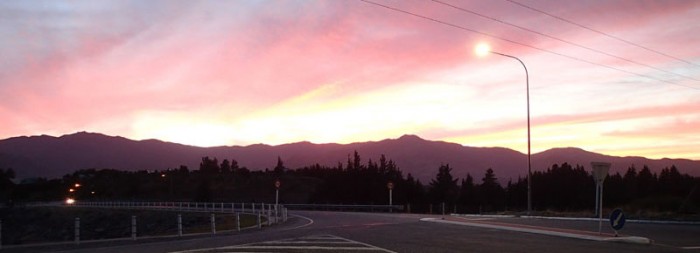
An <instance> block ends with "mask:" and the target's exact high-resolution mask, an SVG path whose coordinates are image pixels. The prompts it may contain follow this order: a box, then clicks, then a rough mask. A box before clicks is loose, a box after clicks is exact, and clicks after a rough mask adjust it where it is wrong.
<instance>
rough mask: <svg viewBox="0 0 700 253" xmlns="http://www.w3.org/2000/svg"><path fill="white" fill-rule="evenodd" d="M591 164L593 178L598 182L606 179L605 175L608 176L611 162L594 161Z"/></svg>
mask: <svg viewBox="0 0 700 253" xmlns="http://www.w3.org/2000/svg"><path fill="white" fill-rule="evenodd" d="M591 166H593V179H594V180H595V181H596V182H598V183H602V182H603V181H605V177H607V176H608V171H609V170H610V163H605V162H592V163H591Z"/></svg>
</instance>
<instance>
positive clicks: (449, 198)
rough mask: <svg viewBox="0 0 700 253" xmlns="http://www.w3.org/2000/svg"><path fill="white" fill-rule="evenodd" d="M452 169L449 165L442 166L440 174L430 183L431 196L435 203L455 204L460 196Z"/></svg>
mask: <svg viewBox="0 0 700 253" xmlns="http://www.w3.org/2000/svg"><path fill="white" fill-rule="evenodd" d="M451 172H452V168H450V165H449V164H445V165H440V168H439V169H438V174H437V175H436V176H435V179H433V180H432V182H430V193H429V196H430V198H431V201H432V202H433V203H446V204H454V203H455V202H456V201H457V197H458V195H459V188H458V187H457V179H453V178H452V174H451Z"/></svg>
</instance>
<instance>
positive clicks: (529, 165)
mask: <svg viewBox="0 0 700 253" xmlns="http://www.w3.org/2000/svg"><path fill="white" fill-rule="evenodd" d="M476 50H477V54H481V55H484V54H486V53H492V54H497V55H500V56H505V57H508V58H512V59H515V60H517V61H518V62H520V64H521V65H523V68H524V69H525V93H526V94H527V214H528V215H529V214H530V212H532V188H531V185H532V180H531V175H532V172H531V171H532V162H531V156H532V155H531V142H530V76H529V74H528V72H527V67H526V66H525V63H523V61H522V60H520V59H519V58H518V57H515V56H512V55H507V54H503V53H499V52H494V51H491V49H490V48H488V46H487V45H484V44H482V45H478V46H477V48H476Z"/></svg>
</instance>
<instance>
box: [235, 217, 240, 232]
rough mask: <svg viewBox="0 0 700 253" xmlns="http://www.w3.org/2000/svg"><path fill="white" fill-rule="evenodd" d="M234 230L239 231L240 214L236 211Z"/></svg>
mask: <svg viewBox="0 0 700 253" xmlns="http://www.w3.org/2000/svg"><path fill="white" fill-rule="evenodd" d="M236 230H237V231H241V214H240V213H236Z"/></svg>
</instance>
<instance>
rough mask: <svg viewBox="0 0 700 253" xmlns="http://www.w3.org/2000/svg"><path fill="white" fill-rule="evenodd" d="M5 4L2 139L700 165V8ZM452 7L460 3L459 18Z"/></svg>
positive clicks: (573, 1)
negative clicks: (119, 139) (405, 149)
mask: <svg viewBox="0 0 700 253" xmlns="http://www.w3.org/2000/svg"><path fill="white" fill-rule="evenodd" d="M367 1H369V2H366V1H361V0H345V1H331V0H322V1H307V0H303V1H204V0H203V1H185V0H182V1H157V0H156V1H141V0H134V1H127V0H125V1H92V0H91V1H87V0H85V1H37V0H30V1H1V2H0V56H1V57H0V119H1V120H2V127H0V139H5V138H10V137H14V136H33V135H43V134H46V135H53V136H60V135H64V134H71V133H75V132H79V131H88V132H98V133H103V134H107V135H113V136H123V137H127V138H131V139H136V140H143V139H160V140H164V141H169V142H176V143H182V144H188V145H196V146H219V145H251V144H257V143H264V144H271V145H277V144H284V143H292V142H300V141H310V142H314V143H352V142H364V141H379V140H383V139H387V138H398V137H400V136H401V135H404V134H415V135H418V136H420V137H422V138H424V139H429V140H443V141H448V142H455V143H459V144H462V145H465V146H476V147H506V148H511V149H514V150H517V151H519V152H523V153H525V152H527V99H526V94H527V93H526V91H527V90H528V89H526V87H527V86H526V75H525V71H524V68H523V66H522V65H520V63H519V62H518V61H516V60H515V59H512V58H508V57H503V56H500V55H497V54H488V55H486V56H484V57H478V56H477V55H476V54H475V53H474V48H475V46H476V45H477V44H480V43H485V44H488V45H489V46H490V48H491V50H492V51H493V52H498V53H502V54H507V55H511V56H515V57H517V58H519V59H520V60H522V62H523V63H524V64H525V66H526V67H527V71H528V81H529V93H530V113H531V114H530V119H531V129H532V133H531V140H532V152H533V153H536V152H541V151H544V150H547V149H550V148H555V147H579V148H582V149H585V150H588V151H593V152H599V153H603V154H608V155H616V156H646V157H649V158H657V159H658V158H664V157H668V158H688V159H695V160H700V19H699V18H698V17H700V1H684V0H683V1H608V0H603V1H578V0H565V1H542V0H488V1H486V0H484V1H451V0H441V1H427V0H407V1H396V0H367ZM443 1H444V2H443Z"/></svg>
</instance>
